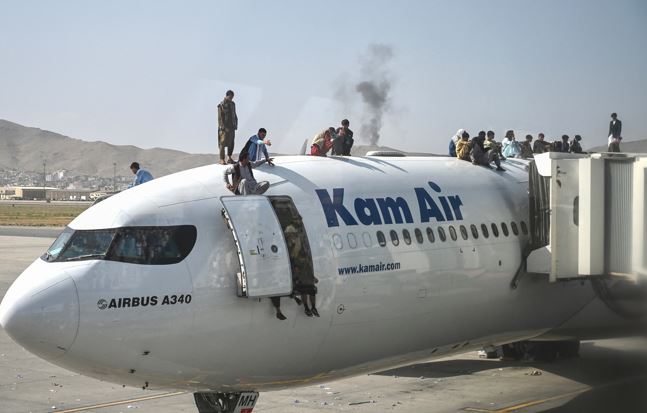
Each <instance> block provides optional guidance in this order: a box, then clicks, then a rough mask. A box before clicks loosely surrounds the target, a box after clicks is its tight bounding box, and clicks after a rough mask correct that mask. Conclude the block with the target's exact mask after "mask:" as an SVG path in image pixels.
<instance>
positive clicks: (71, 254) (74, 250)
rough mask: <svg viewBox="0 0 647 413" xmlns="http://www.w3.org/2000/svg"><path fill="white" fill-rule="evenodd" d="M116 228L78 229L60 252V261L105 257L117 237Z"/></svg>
mask: <svg viewBox="0 0 647 413" xmlns="http://www.w3.org/2000/svg"><path fill="white" fill-rule="evenodd" d="M115 232H116V230H114V229H104V230H98V231H76V232H75V233H74V235H73V236H72V238H71V239H70V242H69V243H68V244H67V246H66V247H65V249H64V250H63V251H62V252H61V253H60V254H59V259H58V260H59V261H75V260H84V259H103V257H104V256H105V255H106V252H108V248H109V247H110V244H111V243H112V239H113V238H114V237H115Z"/></svg>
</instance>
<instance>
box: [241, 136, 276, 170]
mask: <svg viewBox="0 0 647 413" xmlns="http://www.w3.org/2000/svg"><path fill="white" fill-rule="evenodd" d="M266 136H267V130H265V128H260V129H259V130H258V133H257V134H256V135H254V136H252V137H250V138H249V149H248V150H247V153H248V154H249V161H250V162H256V161H260V160H262V159H265V160H268V162H267V163H268V164H269V165H273V164H272V161H269V159H270V157H269V155H268V153H267V147H266V146H272V142H271V141H270V140H269V138H266ZM246 146H247V145H246Z"/></svg>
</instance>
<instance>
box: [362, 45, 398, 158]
mask: <svg viewBox="0 0 647 413" xmlns="http://www.w3.org/2000/svg"><path fill="white" fill-rule="evenodd" d="M392 58H393V49H392V48H391V47H390V46H387V45H383V44H372V45H370V46H369V48H368V52H367V53H366V54H365V55H363V56H362V57H361V58H360V64H361V66H360V72H361V77H362V80H361V81H360V82H359V83H357V84H356V85H355V90H356V91H357V92H358V93H359V94H360V95H361V97H362V102H363V103H364V104H365V107H364V116H363V119H362V125H361V126H360V136H362V137H365V138H368V140H369V142H370V143H371V145H376V144H377V143H378V141H379V140H380V130H381V129H382V118H383V116H384V112H385V111H386V110H387V109H388V107H389V98H390V96H389V92H390V91H391V76H390V74H389V70H388V67H387V65H388V63H389V62H390V61H391V59H392Z"/></svg>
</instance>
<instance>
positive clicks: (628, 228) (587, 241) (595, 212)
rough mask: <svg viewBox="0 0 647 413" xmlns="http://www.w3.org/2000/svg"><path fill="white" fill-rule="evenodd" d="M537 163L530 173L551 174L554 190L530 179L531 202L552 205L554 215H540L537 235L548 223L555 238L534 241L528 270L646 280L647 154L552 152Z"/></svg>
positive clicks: (534, 225) (560, 276)
mask: <svg viewBox="0 0 647 413" xmlns="http://www.w3.org/2000/svg"><path fill="white" fill-rule="evenodd" d="M535 166H536V169H533V168H531V172H530V173H531V174H533V173H534V174H536V175H538V176H542V177H544V178H542V179H544V180H545V179H546V178H549V179H550V190H549V191H548V193H546V191H545V190H543V189H542V186H541V185H534V186H533V185H530V188H529V189H530V192H531V194H530V202H531V204H532V202H535V204H538V205H548V206H549V213H536V214H535V215H536V216H535V217H534V219H531V220H530V223H531V233H532V234H535V233H538V234H539V233H545V229H546V228H548V233H549V236H548V237H539V238H537V237H535V238H537V239H533V244H534V245H533V246H532V248H534V249H533V251H532V252H531V253H530V255H529V256H528V259H527V272H529V273H538V274H549V278H550V280H551V281H553V282H554V281H559V280H569V279H574V278H583V277H591V276H621V277H625V278H627V277H628V278H630V279H631V280H633V281H634V282H638V281H639V279H638V277H641V278H642V280H641V281H644V280H645V277H647V258H646V257H645V251H646V250H647V218H646V217H645V205H646V204H647V190H646V186H647V155H643V154H625V153H622V154H591V155H579V154H565V153H556V152H550V153H546V154H541V155H537V156H536V157H535ZM533 171H534V172H533ZM531 177H532V175H531ZM535 180H536V178H535ZM538 198H539V200H538ZM546 198H549V199H546ZM544 209H545V207H544ZM540 212H541V211H540ZM531 218H532V217H531ZM542 229H543V230H542ZM542 231H543V232H542ZM546 238H547V239H546Z"/></svg>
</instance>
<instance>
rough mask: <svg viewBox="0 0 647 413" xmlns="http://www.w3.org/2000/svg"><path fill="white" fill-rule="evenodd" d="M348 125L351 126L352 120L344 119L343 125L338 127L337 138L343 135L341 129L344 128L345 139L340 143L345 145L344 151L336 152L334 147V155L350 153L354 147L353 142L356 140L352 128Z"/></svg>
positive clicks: (347, 154)
mask: <svg viewBox="0 0 647 413" xmlns="http://www.w3.org/2000/svg"><path fill="white" fill-rule="evenodd" d="M348 126H350V122H349V121H348V119H344V120H342V121H341V127H340V128H337V130H336V132H337V139H339V137H340V136H341V134H340V132H341V130H342V129H343V130H344V139H343V140H342V141H341V142H340V145H341V146H342V147H343V152H342V153H336V151H335V150H334V148H333V155H346V156H349V155H350V150H351V149H352V148H353V143H354V142H355V141H354V140H353V131H352V130H350V128H349V127H348Z"/></svg>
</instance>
